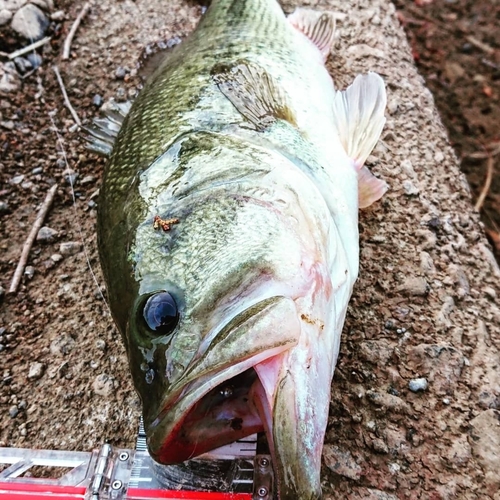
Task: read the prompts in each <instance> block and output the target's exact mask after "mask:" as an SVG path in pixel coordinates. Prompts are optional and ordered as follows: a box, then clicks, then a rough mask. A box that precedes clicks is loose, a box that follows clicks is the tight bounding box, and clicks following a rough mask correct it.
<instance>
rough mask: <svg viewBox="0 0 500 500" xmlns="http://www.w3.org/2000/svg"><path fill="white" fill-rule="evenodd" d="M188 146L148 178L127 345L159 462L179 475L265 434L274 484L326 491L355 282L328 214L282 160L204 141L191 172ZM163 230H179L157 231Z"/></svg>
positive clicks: (132, 256) (133, 253)
mask: <svg viewBox="0 0 500 500" xmlns="http://www.w3.org/2000/svg"><path fill="white" fill-rule="evenodd" d="M207 135H208V134H207ZM191 141H194V138H189V139H185V140H184V141H183V142H182V144H180V145H178V147H176V148H174V150H175V152H174V153H175V154H174V153H172V148H171V150H169V152H168V154H165V155H163V157H162V158H161V159H160V160H158V163H157V164H156V165H153V166H152V167H151V168H150V170H149V171H146V172H145V173H144V178H143V179H142V181H141V183H142V184H141V186H142V187H141V188H140V192H141V196H142V198H143V200H144V203H145V205H146V206H148V207H151V208H150V209H148V211H147V213H146V215H145V216H144V219H143V221H142V222H140V223H139V224H138V226H137V228H136V231H135V236H134V242H133V244H132V246H131V250H130V253H129V260H130V261H131V262H132V264H133V268H134V273H135V280H136V283H137V286H138V289H137V293H136V298H135V301H134V305H133V306H132V307H131V308H130V314H129V317H128V321H127V325H126V331H125V337H126V345H127V349H128V355H129V361H130V367H131V372H132V376H133V379H134V384H135V387H136V389H137V390H138V392H139V394H140V396H141V399H142V403H143V415H144V425H145V431H146V435H147V443H148V448H149V451H150V454H151V455H152V457H153V458H154V459H155V460H156V461H157V462H159V463H162V464H173V463H179V462H183V461H185V460H188V459H191V458H194V457H196V456H199V455H201V454H203V453H206V452H208V451H211V450H213V449H215V448H217V447H220V446H222V445H225V444H228V443H230V442H233V441H235V440H237V439H241V438H243V437H245V436H248V435H250V434H253V433H255V432H261V431H265V432H266V434H267V437H268V441H269V442H270V447H271V452H272V454H273V455H274V457H275V462H276V463H277V464H279V465H278V469H279V471H278V472H277V475H278V480H279V481H280V480H282V482H286V483H287V484H288V483H290V485H291V486H290V488H291V490H290V491H292V490H293V491H295V492H297V491H300V490H301V489H304V491H306V490H310V491H316V492H318V491H320V486H319V470H320V461H321V449H322V444H323V436H324V431H325V428H326V421H327V414H328V405H329V391H330V381H331V376H332V373H333V367H334V364H335V360H336V353H337V352H338V338H337V337H338V336H339V335H340V332H339V331H337V330H338V324H337V323H339V324H340V326H341V323H342V321H343V315H344V314H345V308H344V306H343V305H342V307H337V306H335V307H337V309H339V311H336V310H335V307H334V304H333V302H334V297H335V296H336V294H337V296H338V290H340V289H342V290H344V289H345V290H347V288H348V287H347V288H346V285H345V283H346V282H347V281H349V280H347V281H346V274H347V271H346V272H345V273H344V268H345V263H343V262H341V265H340V267H339V266H335V265H334V263H333V262H332V255H334V256H336V257H334V258H333V260H335V258H340V257H338V255H340V253H339V248H340V247H339V245H335V237H336V235H335V234H334V228H333V227H332V224H331V217H330V215H329V211H328V208H327V206H326V204H325V202H324V200H323V198H322V197H321V196H320V195H319V193H318V191H317V189H316V188H315V186H314V184H313V183H312V182H310V181H308V180H307V178H306V177H305V176H304V174H303V173H301V172H300V170H299V169H297V168H295V166H294V165H293V164H292V163H291V162H290V161H289V160H288V159H286V158H284V157H282V156H281V155H280V154H278V153H276V152H272V153H269V152H266V151H264V150H263V149H262V148H258V147H253V146H252V147H250V146H247V147H246V149H245V150H242V146H241V145H239V144H238V147H236V146H235V145H234V144H232V143H231V144H228V141H229V139H224V141H223V143H221V139H220V138H216V139H215V138H212V137H204V140H203V145H204V146H203V148H208V149H206V150H203V148H201V146H200V147H198V148H197V150H196V155H191V156H189V155H188V156H189V157H188V158H185V159H184V160H182V158H183V154H184V153H183V151H185V154H186V155H187V154H188V153H187V152H188V151H193V144H191ZM210 141H212V142H213V141H215V142H216V144H212V145H211V147H208V144H209V143H210ZM198 145H199V143H198ZM200 148H201V149H200ZM183 161H185V163H184V162H183ZM256 165H258V168H257V167H256ZM160 173H161V175H160ZM176 176H177V181H176V182H172V179H175V178H176ZM164 179H169V180H168V181H165V180H164ZM207 179H208V180H207ZM158 217H159V218H160V219H161V220H166V219H168V218H169V217H170V218H176V219H178V223H175V224H173V225H172V226H171V228H169V230H168V231H163V230H162V229H158V228H157V229H155V227H154V225H155V220H156V218H158ZM332 248H333V253H332V252H331V249H332ZM342 258H343V257H342ZM332 268H335V269H337V268H339V269H340V268H342V271H341V273H340V274H341V276H340V277H339V278H338V279H337V281H336V284H334V283H333V282H332ZM352 281H353V280H352ZM349 282H350V281H349ZM335 287H336V290H334V288H335ZM348 293H350V289H349V290H348V292H347V291H346V292H345V295H346V298H345V300H344V299H342V300H341V302H342V304H343V303H344V302H345V305H347V300H348ZM332 301H333V302H332ZM332 304H333V305H332ZM332 310H333V312H332ZM336 312H339V314H340V316H342V317H341V318H340V319H338V318H337V316H338V315H337V316H336ZM336 318H337V319H338V321H337V319H336ZM337 333H338V334H339V335H337ZM332 336H333V337H332ZM304 446H306V448H305V449H304ZM305 451H306V452H307V453H309V455H310V456H304V452H305ZM307 453H306V455H307ZM280 478H281V479H280ZM309 494H310V493H308V494H307V495H309ZM318 494H319V493H318ZM304 495H305V493H304ZM283 498H285V496H283ZM300 498H309V496H301V497H300ZM311 498H313V497H311Z"/></svg>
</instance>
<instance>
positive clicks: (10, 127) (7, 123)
mask: <svg viewBox="0 0 500 500" xmlns="http://www.w3.org/2000/svg"><path fill="white" fill-rule="evenodd" d="M0 127H3V128H5V129H7V130H14V122H13V121H12V120H8V121H3V122H0ZM17 177H20V176H17Z"/></svg>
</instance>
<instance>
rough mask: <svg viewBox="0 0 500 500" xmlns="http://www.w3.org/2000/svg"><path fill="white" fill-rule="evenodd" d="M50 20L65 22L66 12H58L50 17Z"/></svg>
mask: <svg viewBox="0 0 500 500" xmlns="http://www.w3.org/2000/svg"><path fill="white" fill-rule="evenodd" d="M50 18H51V19H52V21H64V19H65V18H66V13H65V12H64V10H56V11H55V12H53V13H52V14H51V15H50Z"/></svg>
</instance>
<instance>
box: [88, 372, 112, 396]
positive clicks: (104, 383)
mask: <svg viewBox="0 0 500 500" xmlns="http://www.w3.org/2000/svg"><path fill="white" fill-rule="evenodd" d="M117 387H118V382H117V381H116V379H115V378H114V377H111V376H109V375H107V374H106V373H101V374H100V375H97V377H96V378H95V380H94V383H93V384H92V389H93V390H94V392H95V393H96V394H97V395H98V396H104V397H109V396H111V395H112V394H113V392H114V391H115V389H116V388H117Z"/></svg>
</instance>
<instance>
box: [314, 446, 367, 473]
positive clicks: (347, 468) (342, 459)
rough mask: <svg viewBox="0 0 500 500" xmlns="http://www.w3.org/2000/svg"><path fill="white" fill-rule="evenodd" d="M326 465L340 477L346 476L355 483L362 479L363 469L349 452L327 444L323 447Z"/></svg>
mask: <svg viewBox="0 0 500 500" xmlns="http://www.w3.org/2000/svg"><path fill="white" fill-rule="evenodd" d="M323 459H324V462H325V465H326V466H327V467H328V468H329V469H330V470H331V471H332V472H333V473H334V474H338V475H339V476H344V477H347V478H349V479H352V480H354V481H358V480H359V479H360V478H361V470H362V469H361V467H360V466H359V465H358V464H357V463H356V461H355V460H354V458H353V457H352V455H351V453H350V452H349V451H342V450H340V449H339V448H337V447H336V446H331V445H328V444H326V445H325V446H324V447H323Z"/></svg>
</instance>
